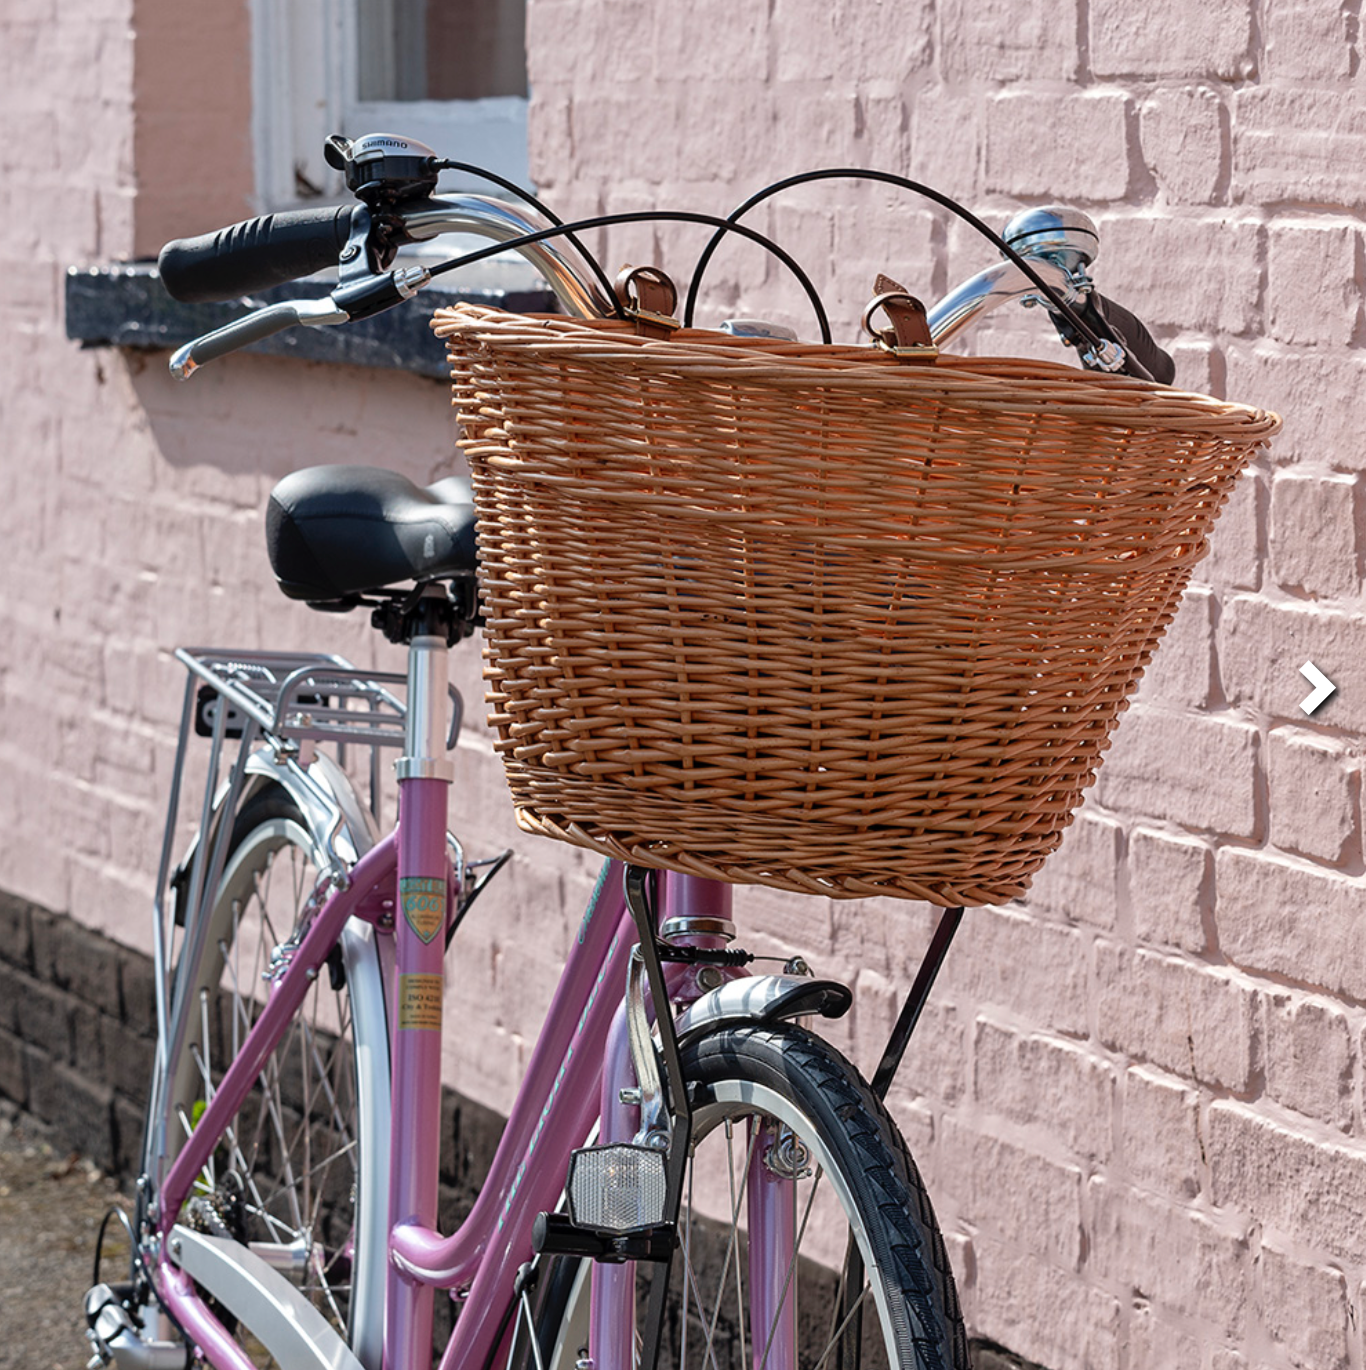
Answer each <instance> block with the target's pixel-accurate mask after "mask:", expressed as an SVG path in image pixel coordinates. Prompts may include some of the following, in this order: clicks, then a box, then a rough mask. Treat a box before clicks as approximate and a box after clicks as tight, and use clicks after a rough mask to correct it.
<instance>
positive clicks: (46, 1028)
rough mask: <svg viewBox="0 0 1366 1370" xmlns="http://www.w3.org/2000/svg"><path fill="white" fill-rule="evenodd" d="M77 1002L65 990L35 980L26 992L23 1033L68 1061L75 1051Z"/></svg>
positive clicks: (19, 1027) (19, 1025)
mask: <svg viewBox="0 0 1366 1370" xmlns="http://www.w3.org/2000/svg"><path fill="white" fill-rule="evenodd" d="M74 1007H75V1001H74V1000H73V999H72V998H71V996H70V995H68V994H65V993H63V992H62V991H61V990H58V989H53V988H52V987H51V986H50V985H44V984H41V983H39V982H37V981H34V982H33V983H32V984H31V985H30V986H29V987H28V989H27V990H26V991H25V992H24V999H23V1012H22V1014H21V1015H20V1020H19V1024H18V1030H19V1035H20V1036H21V1037H23V1039H24V1041H26V1042H31V1043H33V1044H34V1045H35V1046H39V1047H41V1048H42V1049H43V1050H44V1051H46V1052H49V1053H50V1054H51V1055H52V1057H53V1058H54V1059H55V1060H59V1061H65V1060H67V1059H68V1058H69V1056H70V1053H71V1016H72V1010H73V1008H74Z"/></svg>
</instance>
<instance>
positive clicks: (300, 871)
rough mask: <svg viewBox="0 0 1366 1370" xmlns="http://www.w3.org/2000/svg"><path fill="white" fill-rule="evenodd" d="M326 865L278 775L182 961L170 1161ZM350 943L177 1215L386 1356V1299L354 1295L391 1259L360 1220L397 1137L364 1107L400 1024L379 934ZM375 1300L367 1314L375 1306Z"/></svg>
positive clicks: (234, 1329) (239, 1313)
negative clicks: (193, 1006)
mask: <svg viewBox="0 0 1366 1370" xmlns="http://www.w3.org/2000/svg"><path fill="white" fill-rule="evenodd" d="M319 865H320V860H319V856H318V853H317V852H316V850H315V844H314V838H313V836H312V834H311V832H310V830H309V826H308V824H307V822H306V820H305V818H304V816H303V814H302V813H301V811H300V810H299V808H298V806H297V805H296V804H295V802H294V800H293V799H292V798H291V797H290V796H289V794H288V793H287V792H286V791H285V790H284V789H283V787H281V786H279V785H276V784H268V785H266V786H265V787H263V788H262V789H260V790H258V791H257V792H256V793H255V794H253V795H251V796H250V797H249V798H248V799H247V800H246V801H245V802H244V803H243V805H242V807H241V808H240V809H239V811H238V812H237V813H236V814H235V815H234V817H233V826H232V830H231V834H230V837H229V840H228V851H227V854H226V857H225V861H224V868H223V875H222V877H221V879H220V881H219V886H218V891H217V894H216V896H215V898H214V899H213V901H212V903H211V904H210V906H209V918H210V925H209V931H208V935H207V936H206V937H205V938H204V939H203V942H202V943H201V944H200V945H201V951H200V953H199V957H198V963H197V964H193V965H191V964H181V965H179V966H178V968H177V971H176V974H175V984H176V987H177V991H176V992H177V994H182V993H183V994H186V995H188V996H189V999H188V1000H187V1002H192V1003H197V1004H198V1005H199V1011H198V1012H197V1013H192V1014H191V1015H190V1019H189V1022H188V1026H187V1029H186V1033H185V1035H184V1037H183V1039H182V1041H181V1044H180V1048H179V1051H178V1052H177V1053H176V1055H175V1057H174V1059H172V1060H170V1061H168V1063H167V1067H166V1072H165V1075H166V1081H165V1083H164V1085H163V1090H162V1097H163V1098H164V1099H165V1100H166V1110H167V1113H168V1125H167V1140H166V1143H165V1151H166V1160H165V1162H164V1163H165V1164H168V1163H169V1161H170V1160H171V1159H173V1158H174V1156H175V1155H177V1154H178V1152H179V1149H180V1147H181V1146H182V1145H183V1143H184V1139H185V1137H186V1136H187V1135H188V1134H189V1132H190V1131H191V1130H192V1129H193V1128H194V1126H195V1125H196V1122H197V1117H198V1113H199V1112H200V1109H201V1107H202V1104H204V1103H206V1102H207V1100H208V1098H209V1097H211V1094H212V1090H213V1088H214V1087H215V1084H216V1081H217V1079H218V1078H219V1077H221V1074H222V1071H223V1070H224V1069H225V1068H226V1065H227V1064H228V1061H229V1060H230V1059H231V1057H232V1055H233V1054H235V1050H236V1047H237V1045H238V1044H239V1043H240V1042H241V1040H242V1038H243V1037H244V1036H245V1034H246V1031H247V1030H248V1029H249V1027H250V1024H251V1023H252V1022H253V1021H254V1018H255V1015H256V1014H257V1013H258V1012H259V1010H260V1009H261V1007H262V1006H263V1003H264V991H265V987H266V986H265V980H264V978H263V975H264V973H265V971H266V970H267V967H268V963H269V958H270V955H271V952H272V951H273V949H274V948H275V947H276V946H279V945H282V944H284V943H286V942H287V941H288V940H289V938H290V937H291V935H292V934H293V933H294V932H295V930H296V929H297V928H298V927H299V926H300V924H301V921H302V920H304V919H306V918H307V916H308V913H309V912H310V901H311V900H312V899H313V897H314V891H315V889H316V888H317V882H318V868H319ZM338 946H339V951H338V953H337V955H336V956H334V958H333V961H332V962H331V963H330V964H329V968H328V970H327V971H325V972H324V973H323V974H322V975H320V976H319V977H318V978H317V980H316V981H315V982H314V984H313V986H312V987H311V988H310V990H309V994H308V997H307V998H306V1000H305V1002H304V1004H303V1006H302V1007H301V1008H300V1010H299V1012H298V1013H297V1014H296V1015H295V1017H294V1019H293V1020H292V1021H291V1023H290V1025H289V1028H288V1030H287V1032H286V1034H285V1036H284V1037H283V1038H282V1039H281V1041H280V1043H279V1045H278V1046H277V1047H276V1049H275V1051H274V1053H273V1054H272V1055H271V1056H270V1057H269V1058H268V1060H267V1062H266V1065H265V1068H264V1069H263V1070H262V1072H261V1075H260V1077H259V1079H258V1081H257V1083H256V1085H255V1086H254V1087H253V1090H252V1092H251V1094H250V1095H249V1096H248V1097H247V1099H246V1100H244V1102H243V1105H242V1108H241V1109H240V1110H239V1111H238V1113H237V1114H236V1115H235V1117H234V1118H233V1120H232V1122H231V1124H230V1125H229V1127H228V1128H227V1129H225V1131H224V1133H223V1134H222V1137H221V1139H220V1141H219V1143H218V1145H217V1146H216V1147H215V1149H214V1154H213V1156H212V1158H211V1159H210V1161H209V1162H208V1163H207V1164H206V1166H205V1168H204V1172H203V1174H202V1176H201V1178H200V1180H199V1181H198V1182H197V1183H196V1186H195V1192H194V1193H193V1194H192V1196H191V1197H190V1198H189V1199H188V1200H187V1201H186V1203H185V1205H184V1207H183V1208H182V1211H181V1214H180V1216H179V1222H180V1223H182V1224H184V1225H187V1226H190V1227H192V1228H197V1229H199V1230H203V1231H208V1232H210V1233H211V1234H212V1235H215V1236H229V1237H231V1238H233V1239H234V1240H236V1241H238V1242H241V1243H243V1244H246V1245H248V1246H249V1247H250V1248H251V1249H252V1250H253V1251H254V1252H255V1254H257V1255H258V1256H264V1257H265V1258H266V1259H267V1262H268V1263H269V1264H270V1265H272V1266H273V1267H274V1268H275V1269H277V1270H278V1271H280V1272H281V1273H283V1274H285V1275H286V1277H287V1278H288V1279H289V1280H290V1282H291V1283H293V1284H294V1285H295V1287H296V1288H299V1289H301V1290H302V1291H303V1292H304V1294H305V1295H306V1297H307V1298H308V1299H309V1301H310V1302H311V1303H313V1304H314V1306H315V1307H317V1308H318V1309H319V1311H320V1312H321V1313H323V1315H324V1316H325V1317H326V1318H327V1319H328V1320H329V1321H330V1322H331V1324H332V1325H333V1326H334V1327H335V1328H336V1329H337V1330H338V1331H339V1332H340V1333H341V1334H342V1335H343V1336H344V1337H345V1339H346V1340H347V1342H348V1344H349V1345H352V1347H353V1349H355V1350H356V1353H357V1355H358V1356H359V1357H360V1359H361V1360H362V1363H363V1364H366V1365H370V1364H374V1365H376V1366H377V1365H378V1356H379V1350H380V1347H379V1336H380V1333H379V1330H378V1329H379V1327H380V1326H381V1320H382V1307H381V1309H379V1310H377V1309H376V1308H375V1306H374V1295H373V1294H372V1295H371V1296H370V1298H369V1299H368V1300H362V1299H361V1298H359V1297H353V1284H354V1283H355V1281H356V1280H357V1279H359V1278H361V1277H360V1274H359V1272H360V1270H361V1267H362V1265H363V1264H365V1263H367V1262H368V1263H369V1266H370V1267H371V1269H373V1266H374V1263H375V1259H376V1250H378V1259H379V1262H380V1266H381V1268H382V1263H383V1246H382V1242H381V1244H380V1245H379V1246H378V1248H376V1241H375V1234H374V1233H373V1232H366V1231H363V1230H362V1215H363V1214H364V1213H365V1205H364V1203H363V1199H364V1197H365V1194H366V1192H367V1190H368V1189H370V1188H371V1187H376V1188H379V1187H382V1182H381V1180H380V1178H379V1176H378V1174H376V1173H374V1171H375V1164H374V1162H375V1157H374V1156H373V1155H372V1154H369V1153H374V1152H380V1153H381V1155H382V1153H383V1152H385V1151H387V1145H386V1143H387V1139H377V1138H376V1136H375V1127H374V1125H373V1123H372V1122H365V1121H364V1120H365V1119H366V1118H367V1116H368V1117H369V1118H370V1119H373V1118H374V1117H375V1116H376V1115H375V1112H374V1111H371V1112H369V1113H368V1115H367V1110H368V1109H369V1107H370V1106H369V1103H368V1099H367V1098H366V1097H365V1096H366V1092H367V1090H369V1089H370V1088H372V1087H373V1086H372V1084H371V1083H370V1082H369V1081H368V1079H367V1076H366V1072H365V1071H363V1070H362V1069H361V1068H360V1065H359V1062H360V1060H361V1059H362V1058H363V1057H365V1056H367V1055H368V1056H370V1057H373V1055H374V1053H375V1052H376V1051H377V1050H378V1051H381V1052H382V1053H383V1055H384V1058H385V1059H386V1060H387V1057H388V1045H387V1030H386V1027H385V1023H384V1021H383V1007H382V991H380V992H379V999H378V1001H377V1000H376V998H375V994H376V988H375V987H376V986H378V985H379V983H380V980H379V975H380V972H379V965H378V956H377V953H376V950H375V946H374V942H373V939H372V938H371V937H370V936H369V934H368V930H357V931H351V930H348V934H347V936H346V938H344V941H343V943H339V944H338ZM343 946H344V947H345V951H344V961H343V952H342V951H341V950H340V949H341V948H343ZM182 960H183V958H182ZM343 965H344V970H341V969H339V968H340V967H342V966H343ZM187 977H188V979H187ZM362 979H364V980H367V981H369V983H370V989H369V992H368V993H358V994H357V995H356V996H355V1001H354V1006H353V997H352V994H351V988H352V985H353V983H355V984H359V982H360V981H361V980H362ZM183 981H185V982H186V983H185V984H184V986H183V987H182V982H183ZM376 1002H378V1004H379V1008H378V1012H377V1011H376V1009H375V1007H374V1005H375V1003H376ZM366 1004H368V1005H370V1007H368V1008H364V1009H362V1007H361V1006H362V1005H366ZM155 1095H156V1091H155V1089H154V1097H155ZM377 1140H379V1141H380V1144H379V1145H376V1141H377ZM367 1162H369V1163H370V1166H369V1169H367ZM234 1177H235V1178H234ZM380 1227H381V1228H382V1224H380ZM364 1281H365V1284H366V1287H367V1288H370V1289H373V1288H375V1287H376V1286H377V1285H378V1286H379V1287H381V1288H382V1274H381V1276H380V1278H379V1279H378V1280H377V1279H376V1278H375V1276H374V1275H373V1274H370V1273H368V1272H367V1274H366V1275H365V1277H364ZM362 1302H366V1303H368V1305H369V1311H368V1313H365V1314H362V1312H361V1305H362ZM380 1304H381V1305H382V1297H381V1299H380ZM211 1306H213V1307H214V1309H215V1312H216V1313H217V1314H218V1316H219V1318H220V1320H221V1321H222V1322H223V1323H224V1325H225V1326H226V1327H227V1328H228V1329H229V1331H230V1332H231V1333H232V1334H233V1335H234V1336H235V1337H236V1338H237V1340H238V1341H239V1344H241V1345H242V1347H243V1349H244V1350H245V1351H246V1353H247V1355H248V1356H249V1358H250V1359H251V1360H252V1361H253V1363H255V1364H256V1365H258V1366H262V1367H265V1366H271V1365H274V1364H276V1363H277V1362H276V1360H275V1358H274V1357H273V1356H272V1355H271V1353H270V1352H269V1350H268V1349H267V1348H266V1347H265V1346H264V1345H263V1344H262V1343H261V1342H260V1341H258V1340H257V1339H256V1338H255V1337H254V1335H253V1333H252V1326H251V1324H252V1311H253V1310H252V1309H251V1308H240V1307H239V1308H234V1307H226V1306H224V1305H223V1304H221V1303H218V1302H216V1301H211ZM362 1325H363V1326H364V1328H365V1329H368V1330H362Z"/></svg>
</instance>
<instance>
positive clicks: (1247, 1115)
mask: <svg viewBox="0 0 1366 1370" xmlns="http://www.w3.org/2000/svg"><path fill="white" fill-rule="evenodd" d="M1206 1148H1207V1151H1208V1155H1209V1163H1210V1183H1211V1198H1212V1199H1213V1201H1214V1203H1215V1204H1216V1205H1217V1206H1218V1207H1220V1208H1225V1209H1229V1210H1232V1212H1231V1213H1230V1217H1231V1216H1232V1215H1233V1213H1238V1214H1243V1215H1247V1216H1249V1217H1252V1218H1255V1220H1256V1221H1257V1222H1259V1223H1261V1224H1262V1227H1263V1231H1264V1240H1266V1241H1269V1242H1274V1243H1277V1244H1288V1243H1289V1242H1292V1241H1293V1242H1294V1244H1295V1247H1296V1249H1315V1248H1317V1249H1318V1250H1319V1251H1321V1252H1322V1253H1323V1254H1325V1255H1328V1256H1331V1257H1335V1258H1338V1259H1341V1260H1345V1261H1352V1262H1359V1261H1361V1260H1362V1258H1363V1255H1366V1232H1363V1230H1362V1227H1361V1223H1360V1222H1359V1221H1358V1218H1357V1212H1356V1210H1355V1209H1354V1207H1353V1205H1354V1204H1355V1203H1356V1202H1357V1196H1359V1195H1360V1194H1361V1193H1362V1186H1363V1184H1366V1152H1363V1150H1362V1148H1361V1147H1360V1145H1359V1144H1349V1143H1347V1142H1343V1143H1335V1142H1331V1141H1326V1140H1325V1139H1324V1138H1323V1137H1322V1136H1321V1135H1320V1134H1318V1133H1315V1134H1314V1135H1312V1136H1309V1135H1305V1134H1303V1133H1299V1132H1294V1131H1292V1130H1291V1129H1290V1128H1288V1127H1286V1126H1284V1125H1283V1124H1281V1123H1278V1122H1276V1121H1274V1120H1273V1119H1270V1118H1265V1117H1261V1116H1259V1115H1258V1114H1257V1113H1256V1112H1255V1111H1254V1110H1253V1109H1251V1108H1249V1107H1248V1106H1246V1105H1243V1104H1239V1103H1235V1102H1232V1101H1216V1102H1215V1103H1213V1104H1211V1105H1210V1109H1209V1131H1208V1134H1207V1139H1206Z"/></svg>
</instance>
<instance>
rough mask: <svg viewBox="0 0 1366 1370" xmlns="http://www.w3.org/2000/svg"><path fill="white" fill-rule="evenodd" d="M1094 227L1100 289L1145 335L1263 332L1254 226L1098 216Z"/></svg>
mask: <svg viewBox="0 0 1366 1370" xmlns="http://www.w3.org/2000/svg"><path fill="white" fill-rule="evenodd" d="M1097 226H1098V227H1099V229H1100V237H1101V241H1102V242H1103V243H1104V245H1105V256H1104V258H1103V264H1104V268H1105V269H1104V271H1103V272H1102V271H1100V270H1099V267H1098V275H1097V284H1098V285H1099V286H1100V288H1101V290H1102V291H1104V292H1105V293H1106V294H1107V295H1113V296H1114V297H1115V298H1116V299H1117V300H1119V301H1120V302H1121V303H1122V304H1123V305H1124V307H1125V308H1126V309H1131V310H1133V311H1134V313H1136V314H1137V315H1138V316H1139V317H1140V318H1141V319H1142V320H1143V322H1144V323H1146V324H1147V325H1148V326H1149V327H1150V328H1152V327H1162V326H1170V327H1172V328H1180V329H1190V328H1201V329H1205V330H1208V331H1222V332H1227V333H1246V332H1250V331H1252V330H1256V329H1260V326H1261V318H1260V316H1259V313H1258V309H1257V301H1258V297H1259V295H1260V292H1261V263H1260V249H1259V239H1260V235H1261V226H1260V225H1259V224H1257V223H1253V222H1250V221H1246V220H1241V219H1235V218H1231V217H1227V216H1222V215H1221V216H1218V217H1211V218H1200V219H1186V218H1181V219H1177V218H1166V217H1159V216H1158V215H1156V214H1129V213H1125V214H1106V215H1101V216H1098V220H1097ZM1236 398H1238V399H1239V400H1240V401H1241V400H1242V397H1241V396H1237V397H1236Z"/></svg>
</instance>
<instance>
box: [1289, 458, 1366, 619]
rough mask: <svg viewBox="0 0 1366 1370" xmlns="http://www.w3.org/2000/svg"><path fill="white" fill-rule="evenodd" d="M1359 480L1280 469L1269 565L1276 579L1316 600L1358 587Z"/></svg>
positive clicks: (1341, 596) (1345, 594)
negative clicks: (1357, 511) (1357, 510)
mask: <svg viewBox="0 0 1366 1370" xmlns="http://www.w3.org/2000/svg"><path fill="white" fill-rule="evenodd" d="M1356 509H1357V479H1356V477H1355V476H1339V475H1330V474H1327V473H1324V472H1314V471H1301V470H1290V471H1279V472H1277V474H1276V478H1275V480H1274V481H1273V482H1272V485H1271V538H1270V542H1271V566H1272V570H1273V572H1274V574H1275V577H1276V581H1277V583H1278V584H1279V585H1280V586H1281V588H1282V589H1284V590H1289V591H1291V592H1292V593H1299V594H1303V595H1309V596H1312V597H1313V598H1315V599H1320V598H1322V599H1348V598H1351V597H1352V596H1354V595H1356V594H1357V592H1358V591H1359V590H1360V588H1361V575H1360V568H1359V565H1358V554H1357V513H1356Z"/></svg>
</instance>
